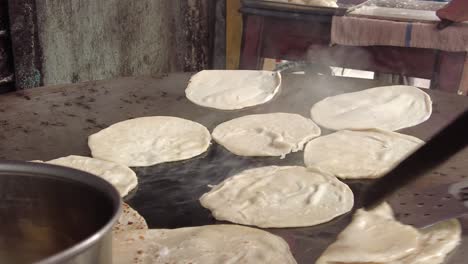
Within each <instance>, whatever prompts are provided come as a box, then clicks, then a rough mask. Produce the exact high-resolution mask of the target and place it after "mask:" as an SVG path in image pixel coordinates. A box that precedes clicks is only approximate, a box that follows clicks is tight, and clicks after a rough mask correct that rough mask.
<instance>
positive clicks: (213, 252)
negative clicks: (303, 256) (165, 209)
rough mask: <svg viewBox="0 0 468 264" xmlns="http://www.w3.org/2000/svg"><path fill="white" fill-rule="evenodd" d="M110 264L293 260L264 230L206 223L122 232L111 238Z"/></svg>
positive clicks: (278, 263) (274, 263) (289, 263)
mask: <svg viewBox="0 0 468 264" xmlns="http://www.w3.org/2000/svg"><path fill="white" fill-rule="evenodd" d="M113 255H114V264H130V263H144V264H166V263H181V264H182V263H184V264H185V263H193V264H219V263H229V264H235V263H239V264H241V263H242V264H248V263H251V264H258V263H268V264H294V263H296V261H295V260H294V257H293V256H292V254H291V252H290V250H289V246H288V244H287V243H286V242H285V241H284V240H283V239H282V238H280V237H277V236H275V235H272V234H270V233H268V232H266V231H262V230H258V229H254V228H249V227H243V226H236V225H210V226H200V227H186V228H179V229H173V230H168V229H159V230H158V229H152V230H138V231H131V232H126V233H122V234H121V235H118V236H115V237H114V238H113Z"/></svg>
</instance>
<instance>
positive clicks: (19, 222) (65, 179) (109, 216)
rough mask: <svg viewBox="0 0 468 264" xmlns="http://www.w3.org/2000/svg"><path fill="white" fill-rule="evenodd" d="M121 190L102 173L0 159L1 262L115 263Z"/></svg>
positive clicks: (39, 263) (46, 263) (48, 263)
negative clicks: (114, 232) (115, 230)
mask: <svg viewBox="0 0 468 264" xmlns="http://www.w3.org/2000/svg"><path fill="white" fill-rule="evenodd" d="M120 207H121V201H120V196H119V194H118V192H117V190H115V188H114V187H113V186H112V185H110V184H109V183H107V182H106V181H104V180H103V179H101V178H99V177H96V176H93V175H90V174H88V173H85V172H81V171H78V170H73V169H69V168H64V167H58V166H52V165H47V164H40V163H29V162H11V161H0V263H16V264H23V263H38V264H53V263H66V264H71V263H73V264H81V263H83V264H84V263H104V264H107V263H109V264H110V263H111V262H112V255H111V253H112V250H111V229H112V225H113V224H114V223H115V221H116V220H117V217H118V216H119V213H120V210H121V208H120Z"/></svg>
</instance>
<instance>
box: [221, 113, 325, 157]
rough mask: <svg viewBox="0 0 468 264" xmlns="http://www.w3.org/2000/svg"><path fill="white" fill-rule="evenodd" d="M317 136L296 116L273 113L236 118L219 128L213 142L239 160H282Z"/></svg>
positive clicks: (310, 123)
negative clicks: (237, 156) (278, 158)
mask: <svg viewBox="0 0 468 264" xmlns="http://www.w3.org/2000/svg"><path fill="white" fill-rule="evenodd" d="M319 135H320V128H319V127H318V126H317V125H316V124H315V123H314V122H313V121H312V120H310V119H307V118H305V117H303V116H301V115H297V114H287V113H272V114H260V115H248V116H243V117H239V118H236V119H233V120H230V121H227V122H225V123H222V124H220V125H218V126H217V127H216V128H215V129H214V130H213V134H212V136H213V139H214V140H215V141H216V142H218V143H219V144H220V145H222V146H224V147H225V148H226V149H228V150H229V151H231V152H232V153H234V154H236V155H240V156H283V157H284V156H285V155H286V154H288V153H291V152H296V151H300V150H302V149H303V148H304V145H305V143H307V142H308V141H309V140H311V139H313V138H315V137H318V136H319Z"/></svg>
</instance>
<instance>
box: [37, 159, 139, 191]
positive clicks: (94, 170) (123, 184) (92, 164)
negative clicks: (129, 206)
mask: <svg viewBox="0 0 468 264" xmlns="http://www.w3.org/2000/svg"><path fill="white" fill-rule="evenodd" d="M45 163H49V164H54V165H59V166H64V167H70V168H73V169H77V170H81V171H85V172H88V173H91V174H94V175H96V176H99V177H101V178H103V179H104V180H106V181H108V182H109V183H111V184H112V185H113V186H114V187H115V188H116V189H117V190H118V191H119V193H120V196H122V197H124V196H126V195H127V194H128V192H129V191H131V190H133V189H134V188H135V187H136V186H137V183H138V178H137V176H136V174H135V172H134V171H132V170H131V169H130V168H129V167H127V166H124V165H120V164H117V163H114V162H110V161H105V160H99V159H93V158H89V157H83V156H76V155H71V156H67V157H63V158H58V159H53V160H49V161H46V162H45Z"/></svg>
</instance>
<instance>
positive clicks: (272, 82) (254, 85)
mask: <svg viewBox="0 0 468 264" xmlns="http://www.w3.org/2000/svg"><path fill="white" fill-rule="evenodd" d="M280 85H281V75H280V74H279V73H278V72H272V71H248V70H205V71H201V72H199V73H197V74H195V75H194V76H192V78H191V79H190V82H189V84H188V86H187V89H186V90H185V95H186V96H187V98H188V99H189V100H190V101H192V102H193V103H195V104H197V105H201V106H205V107H211V108H216V109H221V110H235V109H241V108H245V107H249V106H254V105H260V104H263V103H266V102H268V101H270V100H271V99H272V98H273V97H274V96H275V94H276V93H277V92H278V91H279V87H280Z"/></svg>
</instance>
